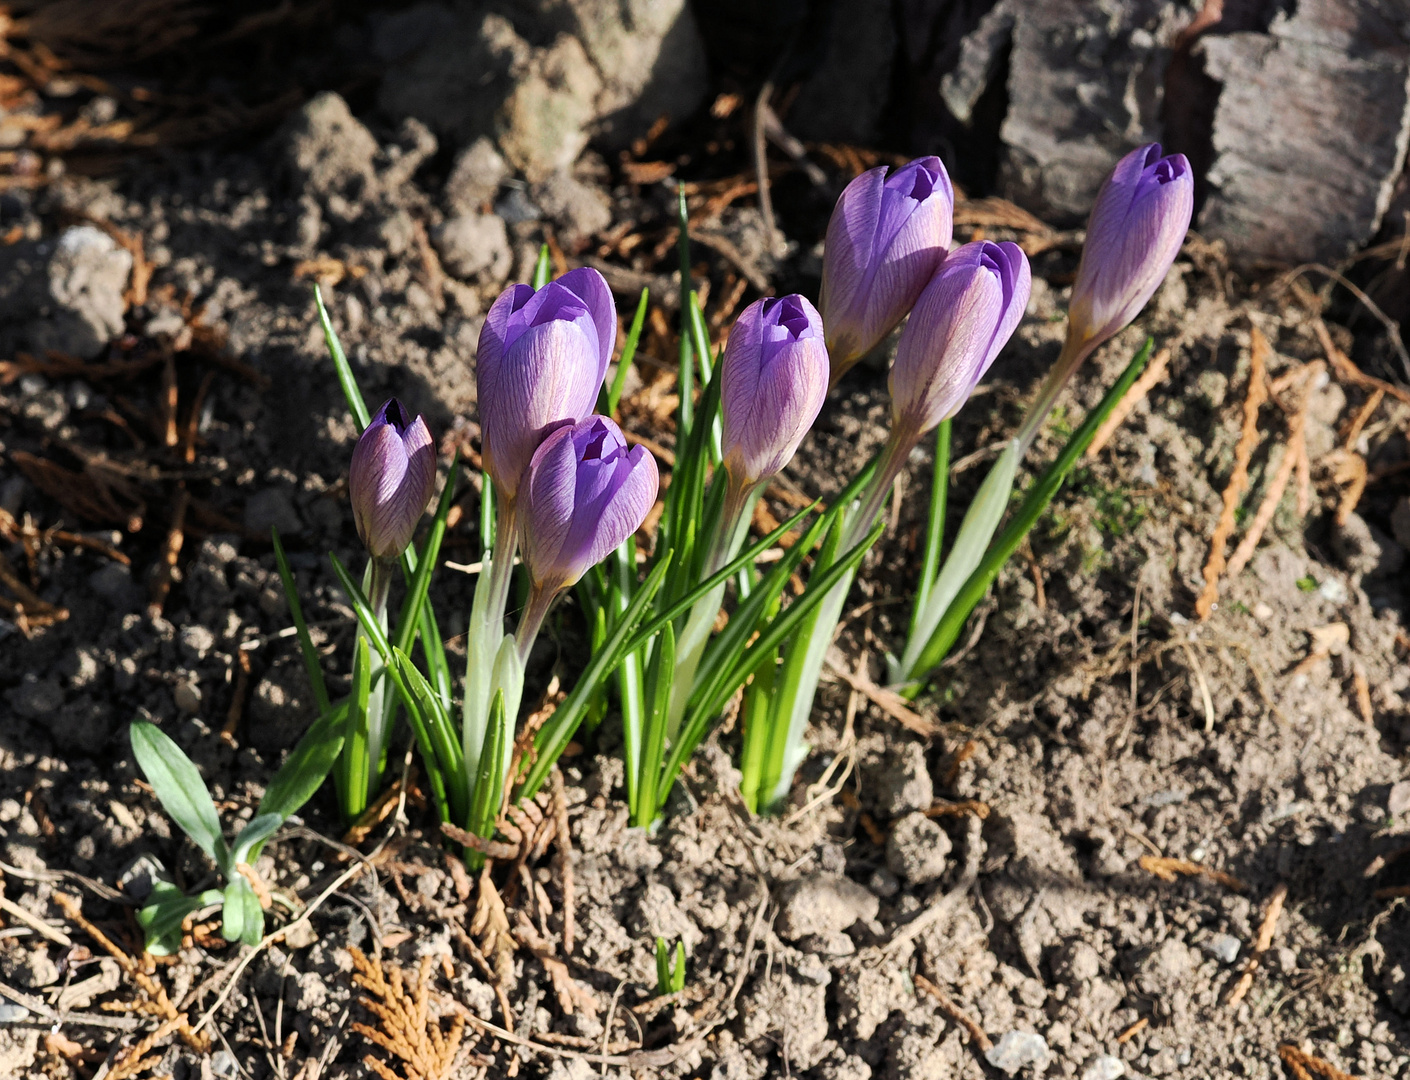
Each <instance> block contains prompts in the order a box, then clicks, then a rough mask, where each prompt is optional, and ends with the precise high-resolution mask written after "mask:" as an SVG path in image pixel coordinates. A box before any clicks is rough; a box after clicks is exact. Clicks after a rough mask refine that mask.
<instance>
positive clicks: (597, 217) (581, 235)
mask: <svg viewBox="0 0 1410 1080" xmlns="http://www.w3.org/2000/svg"><path fill="white" fill-rule="evenodd" d="M534 201H535V202H536V203H538V205H539V209H541V210H542V211H543V212H544V213H545V214H547V215H548V217H549V218H551V219H552V220H553V222H554V223H555V224H556V225H558V226H559V228H560V229H561V230H562V232H561V233H560V235H561V236H562V237H563V242H564V243H566V244H568V245H569V246H570V247H578V246H579V245H581V244H582V243H584V242H585V241H586V240H588V238H590V237H592V236H594V235H596V234H597V233H600V232H606V231H607V229H608V228H609V227H610V226H611V224H612V204H611V202H610V201H609V200H608V198H607V196H606V195H605V194H603V192H602V190H601V189H600V188H598V187H595V186H593V185H591V184H585V183H583V182H582V181H581V180H579V179H577V178H576V177H575V176H573V175H572V174H571V173H568V172H556V173H554V174H553V175H552V176H550V177H549V178H548V179H547V180H545V181H544V182H543V183H542V184H539V185H538V186H536V187H535V188H534Z"/></svg>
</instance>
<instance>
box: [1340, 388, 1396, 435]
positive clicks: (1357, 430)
mask: <svg viewBox="0 0 1410 1080" xmlns="http://www.w3.org/2000/svg"><path fill="white" fill-rule="evenodd" d="M1385 398H1386V392H1385V391H1384V390H1382V389H1381V388H1380V387H1379V386H1378V387H1376V388H1375V390H1373V391H1371V396H1370V397H1368V398H1367V399H1366V400H1365V402H1364V403H1363V404H1362V406H1361V408H1360V409H1358V410H1357V411H1356V415H1355V416H1354V417H1352V419H1351V423H1350V424H1348V425H1347V427H1346V434H1345V435H1343V436H1342V440H1341V445H1342V447H1343V449H1346V450H1355V449H1356V440H1357V439H1359V438H1361V432H1362V431H1363V430H1364V429H1365V427H1366V425H1367V423H1369V422H1370V420H1371V417H1372V416H1374V415H1375V413H1376V410H1377V409H1379V408H1380V407H1381V402H1382V401H1384V400H1385Z"/></svg>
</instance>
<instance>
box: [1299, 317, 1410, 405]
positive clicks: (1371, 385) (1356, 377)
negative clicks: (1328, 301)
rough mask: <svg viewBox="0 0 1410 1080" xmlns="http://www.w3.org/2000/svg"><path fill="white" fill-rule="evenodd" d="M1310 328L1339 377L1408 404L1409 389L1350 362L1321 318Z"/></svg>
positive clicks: (1409, 403)
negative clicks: (1379, 377) (1370, 373)
mask: <svg viewBox="0 0 1410 1080" xmlns="http://www.w3.org/2000/svg"><path fill="white" fill-rule="evenodd" d="M1312 330H1313V332H1314V333H1316V335H1317V341H1318V342H1319V343H1320V344H1321V346H1322V351H1323V352H1324V353H1325V354H1326V356H1327V362H1328V363H1329V364H1331V365H1332V370H1333V371H1334V372H1336V376H1337V378H1339V379H1343V380H1345V381H1346V382H1349V383H1352V384H1353V385H1355V386H1364V387H1366V388H1368V389H1372V390H1382V391H1384V392H1385V393H1387V394H1389V395H1390V396H1391V397H1393V398H1395V399H1396V400H1397V401H1402V402H1404V403H1405V404H1407V405H1410V390H1406V389H1405V388H1404V387H1400V386H1396V385H1395V383H1390V382H1386V381H1385V380H1384V379H1378V378H1376V377H1375V376H1374V375H1367V374H1366V373H1365V372H1364V371H1362V370H1361V369H1360V368H1359V367H1357V366H1356V365H1355V364H1354V363H1352V362H1351V358H1350V357H1349V356H1347V355H1346V353H1344V352H1342V351H1341V350H1340V349H1339V348H1337V345H1336V342H1334V341H1333V340H1332V335H1331V333H1330V332H1328V330H1327V324H1326V323H1325V322H1323V321H1322V320H1321V318H1314V319H1313V320H1312Z"/></svg>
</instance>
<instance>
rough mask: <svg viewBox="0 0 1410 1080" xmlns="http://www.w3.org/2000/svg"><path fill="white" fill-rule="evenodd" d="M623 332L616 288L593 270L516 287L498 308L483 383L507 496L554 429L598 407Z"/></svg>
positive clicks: (483, 361) (487, 341)
mask: <svg viewBox="0 0 1410 1080" xmlns="http://www.w3.org/2000/svg"><path fill="white" fill-rule="evenodd" d="M616 336H617V312H616V309H615V308H614V307H613V304H612V293H611V291H610V290H609V289H608V288H607V282H606V281H604V280H603V277H602V275H601V274H599V273H598V272H597V271H596V270H593V269H592V268H591V267H582V268H581V269H578V270H573V271H571V272H569V273H567V274H564V275H563V276H562V277H561V278H559V279H558V280H557V281H551V282H549V283H548V284H547V285H545V286H544V287H543V288H542V289H539V290H537V291H535V290H534V289H533V288H532V287H530V286H528V285H513V286H511V287H510V288H508V289H506V290H505V291H504V292H503V293H501V294H500V297H499V299H498V300H496V301H495V302H494V304H493V305H492V306H491V307H490V310H489V314H488V315H486V316H485V325H484V328H483V329H482V330H481V331H480V346H479V353H478V358H477V361H476V363H477V368H476V382H477V385H478V389H479V399H480V431H481V446H482V448H483V457H484V462H485V468H486V469H487V470H488V471H489V474H490V478H491V479H492V480H493V481H494V484H495V487H496V488H497V489H498V490H499V492H500V493H501V495H502V496H503V497H504V498H506V499H509V500H512V499H513V498H514V497H515V495H516V494H517V493H518V490H519V484H520V480H521V478H522V476H523V474H524V470H525V469H526V468H527V467H528V465H529V459H530V458H532V457H533V455H534V451H535V450H537V449H538V447H539V444H540V443H541V442H542V441H543V439H544V436H545V435H546V434H548V432H550V431H552V430H553V429H554V428H555V427H558V426H561V425H563V424H565V423H575V422H577V421H578V420H580V419H582V418H583V417H584V416H587V415H588V414H589V413H591V412H592V410H593V407H594V405H596V403H597V392H598V389H599V388H600V387H601V386H602V379H603V376H604V375H606V374H607V363H608V361H609V360H611V358H612V344H613V342H614V340H615V339H616Z"/></svg>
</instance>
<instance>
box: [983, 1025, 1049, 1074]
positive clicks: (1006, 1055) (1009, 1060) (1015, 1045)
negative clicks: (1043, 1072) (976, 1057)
mask: <svg viewBox="0 0 1410 1080" xmlns="http://www.w3.org/2000/svg"><path fill="white" fill-rule="evenodd" d="M984 1060H985V1061H987V1062H988V1063H989V1064H990V1065H992V1066H994V1068H996V1069H999V1070H1000V1071H1002V1072H1006V1073H1008V1074H1009V1075H1010V1076H1013V1075H1014V1074H1015V1073H1016V1072H1018V1070H1019V1069H1022V1068H1023V1067H1024V1066H1026V1065H1034V1066H1039V1067H1041V1066H1042V1065H1044V1064H1045V1063H1046V1062H1047V1060H1048V1043H1047V1040H1046V1039H1044V1038H1043V1036H1041V1035H1035V1034H1033V1033H1032V1032H1030V1031H1006V1032H1004V1035H1003V1038H1001V1039H1000V1040H999V1041H998V1042H997V1043H995V1044H994V1045H993V1046H992V1047H990V1048H989V1049H988V1050H986V1051H984Z"/></svg>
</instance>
